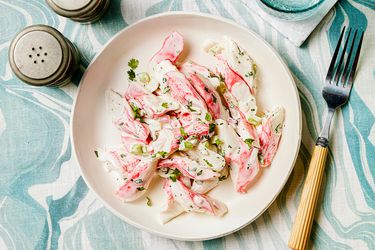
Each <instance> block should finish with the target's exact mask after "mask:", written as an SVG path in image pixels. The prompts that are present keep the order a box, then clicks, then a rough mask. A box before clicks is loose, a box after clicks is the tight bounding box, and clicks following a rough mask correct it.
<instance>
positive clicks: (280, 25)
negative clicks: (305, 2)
mask: <svg viewBox="0 0 375 250" xmlns="http://www.w3.org/2000/svg"><path fill="white" fill-rule="evenodd" d="M336 2H337V0H326V1H324V2H323V3H322V6H320V7H319V8H320V10H319V11H318V13H316V14H314V15H313V16H311V17H309V18H307V19H305V20H300V21H285V20H283V19H280V18H277V17H274V16H272V15H270V14H268V13H267V12H265V11H264V10H263V9H262V8H260V7H259V5H258V3H257V1H253V0H251V1H244V3H245V4H247V5H248V6H249V7H250V8H251V9H252V10H253V11H254V12H255V13H256V14H257V15H259V16H260V17H261V18H263V19H264V20H265V21H266V22H268V23H269V24H271V26H273V27H274V28H275V29H276V30H277V31H278V32H280V33H281V34H282V35H283V36H285V37H286V38H287V39H289V40H290V41H291V42H292V43H293V44H294V45H296V46H298V47H299V46H301V45H302V44H303V42H304V41H305V40H306V39H307V38H308V37H309V35H310V34H311V32H312V31H313V30H314V29H315V27H316V26H317V25H318V24H319V23H320V21H321V20H322V19H323V18H324V16H325V15H326V14H327V13H328V11H329V10H330V9H331V8H332V6H333V5H335V3H336Z"/></svg>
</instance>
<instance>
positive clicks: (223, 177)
mask: <svg viewBox="0 0 375 250" xmlns="http://www.w3.org/2000/svg"><path fill="white" fill-rule="evenodd" d="M226 179H227V177H226V176H225V175H223V176H220V177H219V181H223V180H226Z"/></svg>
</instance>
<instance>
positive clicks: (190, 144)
mask: <svg viewBox="0 0 375 250" xmlns="http://www.w3.org/2000/svg"><path fill="white" fill-rule="evenodd" d="M184 146H185V148H188V149H192V148H193V147H194V145H193V143H191V142H189V141H185V142H184Z"/></svg>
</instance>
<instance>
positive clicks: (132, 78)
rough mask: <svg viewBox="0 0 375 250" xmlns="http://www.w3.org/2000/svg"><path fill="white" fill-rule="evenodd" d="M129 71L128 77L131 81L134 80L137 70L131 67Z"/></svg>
mask: <svg viewBox="0 0 375 250" xmlns="http://www.w3.org/2000/svg"><path fill="white" fill-rule="evenodd" d="M127 72H128V78H129V80H130V81H134V79H135V72H134V70H132V69H129V70H128V71H127Z"/></svg>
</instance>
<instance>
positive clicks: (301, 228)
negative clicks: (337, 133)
mask: <svg viewBox="0 0 375 250" xmlns="http://www.w3.org/2000/svg"><path fill="white" fill-rule="evenodd" d="M327 153H328V147H322V146H320V145H316V146H315V148H314V152H313V155H312V158H311V162H310V165H309V169H308V172H307V176H306V180H305V184H304V186H303V191H302V196H301V200H300V203H299V206H298V211H297V215H296V219H295V221H294V224H293V228H292V231H291V236H290V239H289V244H288V245H289V247H290V248H291V249H298V250H302V249H306V247H307V243H308V241H309V237H310V231H311V226H312V224H313V221H314V213H315V207H316V203H317V201H318V198H319V191H320V186H321V184H322V179H323V173H324V168H325V162H326V158H327Z"/></svg>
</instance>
